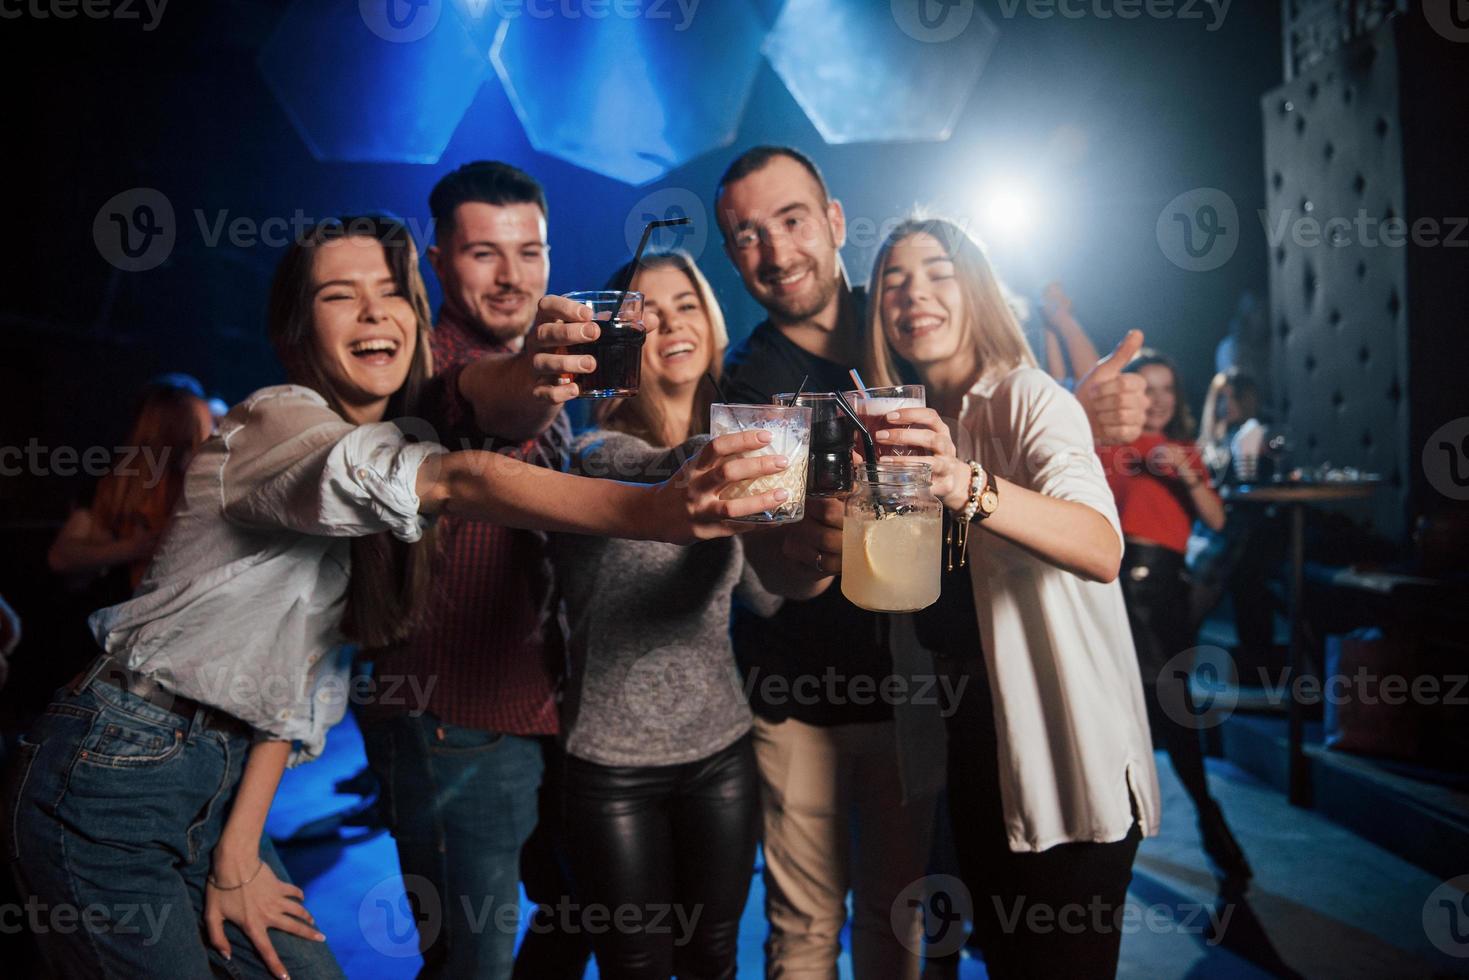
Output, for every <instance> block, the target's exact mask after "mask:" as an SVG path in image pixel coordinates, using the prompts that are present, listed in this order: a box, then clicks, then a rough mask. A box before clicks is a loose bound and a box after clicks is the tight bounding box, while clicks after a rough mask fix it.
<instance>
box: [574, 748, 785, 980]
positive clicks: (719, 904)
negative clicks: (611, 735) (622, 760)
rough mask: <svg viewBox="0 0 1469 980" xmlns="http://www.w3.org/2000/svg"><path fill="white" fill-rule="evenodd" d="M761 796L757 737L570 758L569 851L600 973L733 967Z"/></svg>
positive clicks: (653, 978)
mask: <svg viewBox="0 0 1469 980" xmlns="http://www.w3.org/2000/svg"><path fill="white" fill-rule="evenodd" d="M758 793H759V780H758V777H757V773H756V768H755V755H754V750H753V748H752V746H751V742H750V736H749V735H745V736H744V737H743V738H741V739H740V740H739V741H737V742H735V743H734V744H733V745H731V746H730V747H729V748H727V749H723V750H722V751H720V752H716V753H715V754H714V755H712V756H708V757H706V758H704V759H699V760H697V761H694V762H689V763H685V764H683V765H674V766H628V767H622V766H603V765H598V764H596V763H593V762H588V761H586V760H584V759H578V758H576V757H574V756H569V757H567V759H566V772H565V785H564V789H563V795H562V800H563V805H564V808H565V809H564V813H565V830H566V836H567V846H568V856H569V858H570V861H571V873H572V878H573V879H574V886H575V891H576V897H577V901H578V902H580V903H581V905H582V910H583V912H582V914H583V923H584V925H585V928H586V929H587V931H588V932H589V933H590V934H591V939H592V947H593V949H594V951H595V953H596V956H597V969H598V971H599V975H600V976H602V977H604V978H606V980H632V978H637V980H666V978H668V977H671V976H674V975H675V974H677V975H678V976H679V977H680V978H682V980H693V978H699V980H705V978H708V980H713V978H726V977H733V976H734V975H735V953H736V950H737V948H738V945H739V928H740V915H741V913H742V912H743V911H744V908H745V900H746V898H747V897H748V896H749V891H750V879H751V877H752V875H753V872H754V865H755V841H756V833H757V828H758V821H759V796H758Z"/></svg>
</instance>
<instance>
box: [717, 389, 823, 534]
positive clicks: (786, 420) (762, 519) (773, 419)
mask: <svg viewBox="0 0 1469 980" xmlns="http://www.w3.org/2000/svg"><path fill="white" fill-rule="evenodd" d="M751 429H765V430H767V431H769V432H770V436H771V438H770V442H769V443H767V444H766V445H764V446H761V447H760V448H759V449H755V450H752V451H750V452H748V453H745V455H746V456H785V457H786V458H787V459H789V460H790V465H789V466H787V467H786V468H785V469H783V470H781V471H780V472H779V473H771V474H770V475H768V476H760V477H754V478H752V479H749V480H741V481H740V482H739V483H732V484H730V485H729V486H728V487H726V488H725V489H724V490H723V491H722V492H721V493H720V495H719V496H720V499H722V500H735V499H737V498H740V497H751V496H755V495H757V494H762V493H768V492H770V491H771V490H779V489H784V490H785V491H786V493H788V494H789V495H790V496H788V497H787V498H786V499H785V501H784V502H783V503H782V504H781V505H780V506H778V507H776V508H775V509H774V510H767V511H761V512H760V513H758V514H752V515H750V516H749V517H740V518H737V520H741V521H747V522H749V523H752V524H786V523H789V522H791V521H799V520H800V519H801V518H803V517H805V516H806V464H807V458H808V455H809V453H810V449H811V409H810V408H809V407H807V406H805V405H791V406H786V405H727V404H724V403H723V402H716V403H715V404H713V405H711V406H709V431H710V432H711V433H713V434H714V435H715V436H716V437H718V436H722V435H725V434H726V433H729V432H748V431H750V430H751Z"/></svg>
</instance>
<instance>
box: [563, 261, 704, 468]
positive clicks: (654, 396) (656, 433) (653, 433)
mask: <svg viewBox="0 0 1469 980" xmlns="http://www.w3.org/2000/svg"><path fill="white" fill-rule="evenodd" d="M647 269H677V270H678V271H680V272H682V273H683V274H684V275H686V276H688V278H689V282H691V283H693V285H694V295H695V296H697V297H698V299H699V304H700V305H701V306H703V307H704V316H705V318H706V319H707V320H708V321H709V337H710V339H711V340H712V341H713V347H714V349H713V351H712V352H711V356H710V362H709V374H710V375H711V376H712V377H713V378H715V379H716V380H717V379H718V378H719V376H720V369H721V365H722V364H723V363H724V351H725V348H727V347H729V331H728V330H726V329H725V326H724V311H723V310H721V309H720V308H719V300H717V299H716V298H715V297H714V289H713V288H712V287H711V286H710V285H709V280H707V279H705V278H704V273H702V272H700V271H699V267H698V266H697V265H696V264H694V258H693V256H691V255H689V253H687V252H685V251H683V250H682V249H672V250H669V251H666V252H654V253H652V254H651V255H644V256H643V260H642V262H641V263H640V264H639V265H638V268H637V270H636V272H638V273H641V272H643V271H645V270H647ZM633 271H634V270H633V269H632V263H631V262H627V263H625V264H624V265H623V266H622V267H621V268H619V269H618V270H617V271H616V272H614V273H613V274H612V278H611V279H609V280H608V283H607V288H608V289H620V288H621V286H622V284H623V283H624V282H628V281H629V280H628V278H627V275H628V273H629V272H633ZM632 282H633V284H634V287H636V277H634V278H633V280H632ZM662 315H663V316H667V315H668V311H667V310H664V311H662ZM717 397H718V392H717V391H715V390H714V386H713V385H711V384H706V383H703V382H700V384H699V387H698V388H697V389H696V390H695V392H694V411H693V414H692V415H690V416H689V431H688V432H686V433H684V439H690V438H693V437H694V436H697V435H701V434H703V433H705V432H708V431H709V406H710V405H712V404H713V403H714V401H715V399H716V398H717ZM592 423H593V424H594V425H595V426H596V427H597V428H599V429H612V430H614V431H617V432H626V433H627V434H629V435H634V436H637V437H638V438H639V439H642V440H644V441H646V442H648V443H651V444H652V445H655V446H656V445H660V444H661V443H662V440H663V399H662V396H661V395H660V394H658V393H657V392H656V391H655V389H654V388H653V387H652V386H645V387H643V388H642V389H641V390H640V391H639V392H638V395H637V397H636V398H612V399H609V400H607V401H604V402H601V403H599V404H598V405H597V407H596V408H595V409H593V410H592ZM679 441H682V440H679Z"/></svg>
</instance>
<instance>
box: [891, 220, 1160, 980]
mask: <svg viewBox="0 0 1469 980" xmlns="http://www.w3.org/2000/svg"><path fill="white" fill-rule="evenodd" d="M869 289H870V291H871V300H870V304H869V316H868V322H867V337H866V346H867V364H866V368H867V378H866V380H867V381H868V383H870V384H878V385H886V384H895V383H901V382H909V381H916V382H921V383H922V384H923V385H924V386H925V387H926V389H927V393H928V402H929V405H930V406H931V407H929V408H924V409H904V410H903V411H901V412H896V413H893V414H891V415H889V416H888V421H889V422H891V423H894V424H895V425H908V426H912V427H911V428H893V429H888V430H882V431H879V432H878V433H876V434H875V435H876V438H877V439H878V440H879V441H880V442H884V443H888V444H892V445H910V446H917V447H921V448H922V449H925V450H928V451H929V452H931V453H932V454H933V455H932V456H931V457H929V458H928V460H927V461H928V462H929V463H930V464H931V465H932V467H933V489H934V493H935V495H936V496H938V497H939V498H940V499H941V500H943V502H944V504H945V506H946V508H947V509H948V510H949V512H950V514H951V517H952V518H953V522H954V525H955V526H954V528H953V530H954V532H955V539H956V540H963V539H964V537H965V536H966V535H968V536H972V537H973V538H974V540H972V541H970V542H969V549H968V562H967V565H960V564H959V563H958V562H957V561H956V562H955V567H954V569H953V570H952V571H951V572H950V573H948V575H947V576H946V579H945V582H944V586H943V592H942V596H941V599H940V601H939V603H938V604H936V605H935V606H933V607H930V609H929V610H926V611H925V612H924V613H921V614H920V636H922V637H924V638H925V639H926V641H927V642H928V643H929V645H931V646H933V647H934V649H935V652H936V653H937V654H938V655H939V657H940V662H941V663H945V664H947V666H948V669H949V670H951V671H954V672H955V673H957V674H960V675H962V676H967V677H968V678H969V679H970V683H969V684H968V688H967V690H965V691H964V694H963V696H962V697H961V699H960V703H959V706H958V709H957V710H956V711H955V712H954V713H953V714H952V715H951V716H950V718H949V719H948V721H949V736H950V737H949V806H950V813H951V816H952V823H953V826H954V831H955V844H956V846H957V851H958V854H959V863H960V867H961V869H962V873H963V875H964V879H965V882H966V884H967V885H968V886H969V889H970V891H971V893H972V897H973V900H974V905H973V907H974V916H975V931H976V934H977V935H978V937H979V940H980V943H981V946H982V948H983V951H984V956H985V966H986V969H987V970H988V971H989V975H990V976H992V977H999V978H1008V977H1037V976H1068V977H1110V976H1112V975H1113V974H1114V973H1115V972H1116V968H1117V953H1118V948H1119V941H1120V938H1121V937H1120V931H1119V930H1118V929H1117V923H1118V918H1117V917H1118V916H1119V915H1120V912H1121V910H1122V903H1123V900H1124V898H1125V895H1126V892H1127V883H1128V881H1129V879H1130V877H1131V869H1132V861H1133V857H1134V855H1135V854H1136V851H1137V846H1138V842H1139V840H1140V839H1141V837H1143V836H1145V835H1151V834H1154V833H1156V832H1157V826H1158V809H1159V805H1158V786H1157V774H1156V772H1155V770H1154V766H1153V752H1152V746H1151V744H1150V743H1149V738H1148V726H1147V719H1146V714H1145V711H1144V708H1143V699H1142V690H1141V686H1140V684H1139V680H1138V665H1137V657H1136V654H1135V653H1134V652H1133V648H1132V639H1131V636H1130V634H1129V632H1128V624H1127V613H1126V610H1125V608H1124V606H1123V600H1122V592H1121V589H1120V588H1119V587H1118V585H1117V582H1116V578H1117V569H1118V565H1119V563H1120V561H1121V558H1122V533H1121V530H1120V528H1119V526H1118V521H1117V510H1116V507H1115V505H1114V504H1113V501H1112V493H1111V491H1110V490H1109V489H1108V487H1107V481H1106V479H1105V477H1104V476H1103V473H1102V467H1101V464H1100V462H1099V461H1098V459H1097V455H1096V452H1095V451H1094V449H1093V441H1092V432H1091V428H1090V426H1089V424H1088V422H1087V417H1086V414H1085V412H1084V411H1083V409H1082V407H1081V404H1080V403H1079V402H1078V401H1077V400H1076V399H1075V398H1074V397H1073V396H1072V395H1070V394H1069V393H1067V392H1066V391H1065V390H1064V389H1063V388H1062V387H1061V386H1060V385H1059V384H1057V383H1056V381H1055V380H1054V379H1052V378H1051V377H1050V376H1049V375H1047V374H1046V373H1045V372H1044V371H1042V370H1040V369H1039V368H1037V367H1036V364H1035V359H1034V357H1033V355H1032V354H1031V352H1030V350H1029V348H1028V347H1027V345H1026V343H1025V338H1024V336H1023V335H1022V333H1021V331H1020V327H1019V325H1018V324H1017V323H1016V322H1015V317H1014V315H1013V314H1012V312H1011V310H1010V307H1009V305H1008V304H1007V303H1006V302H1005V298H1004V295H1003V293H1002V291H1001V289H1000V287H999V283H998V280H996V278H995V275H994V273H993V272H992V271H991V269H990V266H989V263H988V261H987V260H986V259H985V257H984V253H983V252H982V250H981V249H980V247H979V245H978V244H977V243H976V242H975V241H974V240H973V239H972V238H970V237H969V236H968V235H967V234H966V233H965V232H964V231H963V230H962V229H961V228H959V227H958V226H957V225H955V224H953V223H952V222H948V221H943V220H913V221H908V222H905V223H903V224H902V225H900V226H899V227H897V228H896V229H894V230H893V232H892V233H891V235H889V236H888V238H887V240H886V241H885V242H884V244H883V246H882V248H881V249H880V250H879V252H878V256H877V261H876V263H875V264H874V266H873V273H872V280H871V284H870V286H869ZM935 409H937V411H935ZM944 418H950V419H954V420H957V424H956V434H955V435H954V436H951V434H950V432H949V429H948V428H947V426H946V425H945V423H944V421H943V419H944ZM956 439H957V441H958V446H957V447H956V445H955V441H956ZM961 690H962V689H961ZM1017 903H1020V905H1024V906H1044V907H1047V908H1049V909H1050V910H1051V911H1053V912H1054V913H1055V914H1056V916H1057V919H1056V921H1058V922H1061V923H1063V925H1064V927H1063V928H1059V929H1043V930H1035V931H1033V930H1032V929H1031V928H1030V927H1029V926H1028V925H1027V923H1028V921H1029V920H1027V919H1026V918H1024V917H1021V918H1020V919H1019V920H1017V921H1010V920H1009V919H1008V918H1007V917H1008V916H1010V915H1012V914H1014V912H1015V910H1016V909H1017V908H1018V907H1019V905H1017Z"/></svg>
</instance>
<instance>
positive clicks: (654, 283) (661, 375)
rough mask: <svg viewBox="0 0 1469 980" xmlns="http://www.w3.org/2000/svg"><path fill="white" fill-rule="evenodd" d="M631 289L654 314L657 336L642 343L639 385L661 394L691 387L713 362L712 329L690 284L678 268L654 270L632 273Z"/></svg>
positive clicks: (659, 267) (662, 267) (689, 280)
mask: <svg viewBox="0 0 1469 980" xmlns="http://www.w3.org/2000/svg"><path fill="white" fill-rule="evenodd" d="M634 288H636V289H638V290H639V291H640V292H642V294H643V305H644V306H645V307H646V308H647V309H650V310H653V311H655V312H657V314H658V332H657V333H655V334H650V335H649V336H648V339H647V340H646V341H645V342H644V343H643V383H644V384H652V385H656V386H657V387H658V388H660V389H662V390H663V392H664V393H665V394H673V393H674V392H677V391H679V390H681V389H685V388H687V387H689V386H691V385H697V384H698V383H699V379H700V378H702V377H703V376H704V372H706V371H708V370H709V368H710V365H711V364H712V363H713V358H714V331H713V328H712V327H711V326H710V322H709V311H708V310H706V309H704V304H703V302H702V301H701V300H700V299H699V293H698V290H697V289H695V287H694V282H693V280H692V279H690V278H689V277H688V275H687V274H686V273H685V272H684V271H683V270H681V269H677V268H673V267H671V266H655V267H654V268H651V269H644V270H643V271H641V272H639V273H638V277H637V285H636V286H635V287H634Z"/></svg>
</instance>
